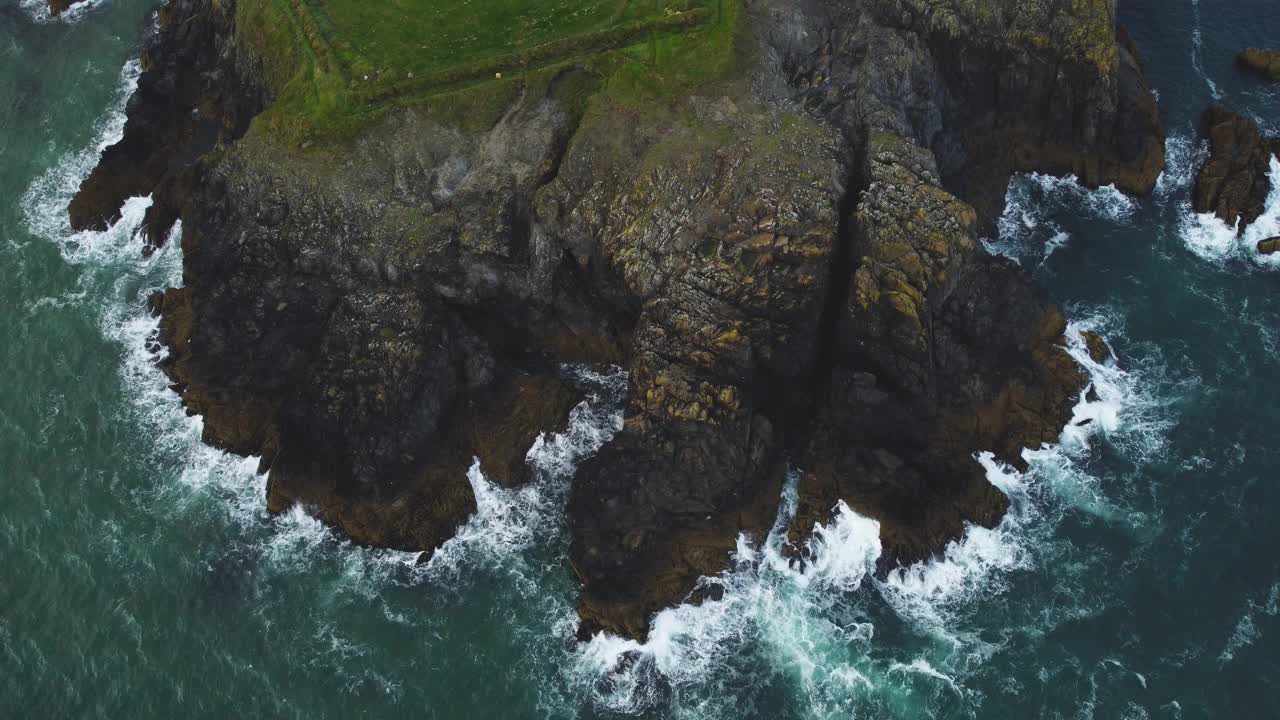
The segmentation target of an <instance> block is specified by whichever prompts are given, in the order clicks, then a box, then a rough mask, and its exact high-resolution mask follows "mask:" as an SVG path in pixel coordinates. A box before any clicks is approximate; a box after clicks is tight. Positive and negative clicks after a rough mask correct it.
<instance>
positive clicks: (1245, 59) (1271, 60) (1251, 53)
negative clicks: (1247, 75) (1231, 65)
mask: <svg viewBox="0 0 1280 720" xmlns="http://www.w3.org/2000/svg"><path fill="white" fill-rule="evenodd" d="M1237 60H1238V61H1239V63H1240V64H1241V65H1243V66H1244V67H1246V68H1248V69H1249V70H1252V71H1253V72H1255V73H1258V74H1259V75H1261V76H1263V77H1265V78H1268V79H1270V80H1276V81H1280V52H1277V51H1275V50H1263V49H1261V48H1246V49H1245V50H1243V51H1241V53H1240V56H1239V57H1238V58H1237Z"/></svg>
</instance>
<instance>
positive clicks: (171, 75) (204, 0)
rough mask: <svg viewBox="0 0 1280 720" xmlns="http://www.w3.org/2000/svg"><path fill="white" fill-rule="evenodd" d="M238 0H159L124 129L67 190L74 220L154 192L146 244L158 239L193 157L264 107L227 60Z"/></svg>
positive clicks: (97, 221)
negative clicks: (163, 2)
mask: <svg viewBox="0 0 1280 720" xmlns="http://www.w3.org/2000/svg"><path fill="white" fill-rule="evenodd" d="M55 1H57V0H55ZM235 8H236V4H235V2H234V0H173V1H172V2H169V3H167V4H166V5H165V6H164V7H163V8H162V9H161V11H160V13H159V18H160V24H159V31H158V32H156V33H154V34H152V35H151V36H149V37H148V39H147V42H146V44H145V46H144V47H143V50H142V60H141V62H142V70H143V72H142V74H141V76H140V77H139V79H138V87H137V90H136V91H135V92H134V94H133V96H132V97H131V98H130V100H129V104H128V107H127V120H126V123H125V129H124V137H123V139H122V140H121V141H120V142H118V143H116V144H115V145H112V146H111V147H109V148H107V149H106V150H105V151H104V152H103V154H102V157H101V158H100V160H99V161H98V165H97V167H95V168H94V170H93V172H92V173H91V174H90V175H89V177H87V178H86V179H85V180H84V182H83V183H81V185H80V189H79V191H78V192H77V193H76V195H75V197H73V198H72V200H71V206H70V208H69V212H70V216H71V227H72V228H73V229H75V230H87V229H92V230H104V229H106V228H107V227H108V226H109V225H111V224H112V223H114V222H115V221H116V220H118V219H119V217H120V207H121V206H122V204H123V203H124V201H125V200H126V199H127V198H130V197H134V196H139V195H147V194H152V193H153V191H154V192H155V194H156V202H155V204H154V205H153V206H152V208H151V209H150V210H149V211H148V213H147V219H146V227H147V231H148V239H149V241H150V243H151V244H152V245H153V246H155V245H159V244H161V243H162V242H163V241H164V233H165V232H167V230H168V228H169V226H171V225H172V224H173V222H174V220H176V219H177V217H178V211H179V210H180V207H179V203H180V202H181V198H183V197H186V196H188V195H189V194H190V187H189V185H190V178H189V176H187V174H188V172H189V170H190V167H191V165H192V164H193V163H194V162H195V161H196V160H197V159H199V158H200V157H201V156H202V155H204V154H205V153H206V152H208V151H209V150H212V149H213V148H214V147H215V146H216V145H217V144H219V143H220V142H224V141H229V140H233V139H235V138H237V137H239V136H240V135H241V134H243V133H244V131H245V130H246V129H247V127H248V123H249V121H250V120H251V119H252V117H253V115H254V114H256V113H257V112H258V111H259V110H260V109H261V108H262V107H264V106H265V104H266V98H265V97H264V95H263V93H261V92H260V91H258V90H256V89H255V87H256V86H255V84H254V83H253V82H248V81H246V79H245V78H242V77H241V74H240V73H239V72H238V71H237V69H238V66H236V65H235V63H234V62H233V61H232V60H233V59H232V55H233V54H234V49H235V48H234V44H235V39H234V32H235ZM170 183H176V184H177V185H178V187H176V188H173V189H169V185H170Z"/></svg>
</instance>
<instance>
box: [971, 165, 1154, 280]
mask: <svg viewBox="0 0 1280 720" xmlns="http://www.w3.org/2000/svg"><path fill="white" fill-rule="evenodd" d="M1137 208H1138V206H1137V204H1136V203H1134V201H1133V200H1132V199H1131V198H1129V197H1128V196H1127V195H1125V194H1124V193H1122V192H1120V191H1119V190H1118V189H1116V187H1115V186H1114V185H1107V186H1104V187H1100V188H1096V189H1093V190H1090V189H1089V188H1086V187H1085V186H1083V185H1081V184H1080V182H1079V180H1078V178H1076V177H1075V176H1074V175H1068V176H1066V177H1056V176H1053V175H1042V174H1040V173H1030V174H1025V175H1016V176H1014V177H1012V178H1010V179H1009V188H1008V192H1007V194H1006V197H1005V210H1004V213H1002V214H1001V216H1000V218H999V219H998V220H997V221H996V229H997V236H996V237H995V238H994V239H992V238H987V239H984V240H983V241H982V242H983V246H984V247H985V248H986V249H987V251H988V252H990V253H991V254H993V255H1002V256H1004V257H1007V258H1010V259H1011V260H1014V261H1015V262H1019V263H1022V264H1024V265H1028V266H1029V267H1040V266H1043V265H1044V264H1045V263H1047V262H1048V260H1049V258H1050V257H1051V256H1052V255H1053V254H1054V252H1055V251H1057V250H1059V249H1061V248H1063V247H1065V246H1066V245H1067V244H1069V243H1070V241H1071V233H1070V232H1068V231H1067V230H1066V229H1065V228H1064V227H1063V226H1062V225H1061V224H1060V223H1059V222H1058V220H1057V218H1058V217H1059V216H1062V215H1070V216H1073V217H1088V218H1093V219H1096V220H1106V221H1109V222H1114V223H1126V222H1129V221H1130V220H1131V219H1132V217H1133V215H1134V213H1135V212H1136V211H1137Z"/></svg>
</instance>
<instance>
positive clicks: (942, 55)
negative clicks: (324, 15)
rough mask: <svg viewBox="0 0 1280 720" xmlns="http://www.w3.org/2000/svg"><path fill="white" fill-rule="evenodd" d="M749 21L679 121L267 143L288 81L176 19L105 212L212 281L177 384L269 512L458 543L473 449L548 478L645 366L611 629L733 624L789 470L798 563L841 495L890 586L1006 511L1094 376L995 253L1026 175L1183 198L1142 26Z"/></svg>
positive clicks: (603, 508) (192, 281)
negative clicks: (682, 619)
mask: <svg viewBox="0 0 1280 720" xmlns="http://www.w3.org/2000/svg"><path fill="white" fill-rule="evenodd" d="M1059 5H1061V7H1059ZM1050 6H1052V7H1050ZM743 22H744V23H745V27H743V28H741V29H740V30H741V33H740V37H741V38H742V42H744V43H752V44H753V49H754V50H755V51H756V52H751V53H743V55H744V56H749V57H753V58H755V60H753V61H752V62H751V63H750V64H747V65H744V66H742V67H739V68H738V70H737V77H730V78H725V79H723V80H720V81H716V82H714V83H710V84H704V85H701V86H699V87H698V88H697V89H696V90H695V89H684V90H681V91H680V92H677V93H674V96H673V97H670V98H667V97H661V98H657V97H655V98H648V99H646V100H644V101H642V102H637V101H629V100H626V99H620V98H617V97H609V98H607V99H602V100H600V101H599V102H587V103H585V107H584V103H583V102H582V101H581V98H580V97H579V95H578V94H577V93H579V92H580V91H578V90H575V88H579V87H581V86H582V83H590V82H593V80H592V77H593V76H592V74H591V72H594V71H588V70H576V69H572V68H570V69H567V70H562V71H559V72H558V73H557V74H556V75H555V76H554V78H553V79H552V80H551V81H549V82H545V83H538V82H534V81H532V80H529V79H528V78H516V79H513V80H511V82H508V81H506V80H504V81H503V84H502V85H501V87H502V88H503V92H504V93H505V94H502V95H500V96H499V98H500V101H498V102H497V105H496V106H495V107H491V108H489V113H490V114H488V115H486V116H485V117H486V121H485V122H476V123H470V124H467V123H461V122H457V121H449V120H444V119H441V117H440V116H439V115H438V114H433V113H431V112H428V111H427V110H424V109H422V108H419V107H416V106H412V105H411V106H409V107H402V108H398V109H388V110H387V111H386V112H385V113H381V114H379V115H378V116H377V119H376V120H372V121H370V122H369V124H368V125H367V126H365V127H363V128H362V129H360V131H359V132H358V133H355V134H354V135H353V136H352V137H351V138H349V139H346V140H344V141H343V142H340V143H323V142H321V143H318V144H315V145H313V144H312V141H311V140H310V139H308V140H307V141H306V142H303V143H300V144H297V145H293V144H290V143H289V142H285V141H282V140H281V139H280V138H279V137H276V136H273V135H272V134H271V132H270V130H269V127H266V126H265V124H264V123H255V125H254V126H253V127H252V128H249V127H248V116H250V115H252V114H253V113H255V112H257V111H258V110H260V109H261V108H263V107H268V106H269V105H270V103H269V100H270V97H271V93H270V91H269V88H270V87H271V83H269V82H267V78H266V76H265V75H264V74H263V72H262V68H261V66H260V65H259V64H257V63H256V62H255V60H254V57H253V55H252V53H248V52H246V49H245V48H244V47H241V46H240V44H239V38H238V37H237V34H236V31H235V28H236V27H237V26H236V24H235V4H234V3H230V2H227V1H226V0H173V1H172V2H170V3H169V4H168V5H166V6H165V9H164V10H163V11H162V24H161V25H162V27H161V32H160V35H159V36H158V39H157V40H156V41H155V42H154V43H153V45H152V46H151V47H152V48H154V49H153V50H150V51H149V54H148V56H147V58H148V59H147V61H146V63H145V72H144V75H143V80H142V81H141V82H140V91H139V94H138V95H137V96H136V97H135V99H134V101H133V102H131V103H130V107H129V124H128V125H127V126H126V130H125V138H124V139H123V140H122V141H121V143H120V144H119V145H117V146H114V147H113V148H112V149H110V150H108V151H107V153H106V154H105V155H104V157H103V161H102V163H101V164H100V166H99V168H98V169H97V170H96V171H95V172H94V174H93V175H92V176H91V177H90V178H89V180H87V181H86V183H85V187H84V188H82V191H81V193H80V194H79V195H78V196H77V198H76V201H75V202H74V203H73V208H72V214H73V220H74V221H75V222H76V224H77V226H91V225H93V224H95V223H100V222H106V221H109V220H110V218H111V217H112V215H111V214H112V213H113V212H115V210H114V208H115V207H118V205H119V201H120V200H121V199H122V198H123V197H127V196H128V195H133V194H145V193H146V192H154V193H155V197H156V205H155V207H154V208H153V210H154V213H153V214H152V215H151V216H149V218H148V230H149V232H150V233H151V234H152V237H153V238H157V237H162V236H163V232H164V231H165V230H166V229H167V227H168V226H169V225H170V224H172V222H173V221H174V220H175V219H176V218H181V220H182V225H183V234H182V243H183V253H184V255H183V257H184V284H185V286H184V287H183V288H180V289H170V290H168V291H166V292H165V293H163V294H162V295H158V296H156V297H155V298H154V299H152V300H151V301H150V302H151V306H152V308H153V309H154V310H155V311H157V312H159V313H160V314H161V316H162V321H161V333H160V340H161V342H162V343H163V344H164V345H165V346H167V347H168V348H169V353H168V357H167V358H166V360H165V361H164V362H165V369H166V371H167V372H168V373H169V375H170V377H171V378H172V379H173V381H174V383H175V388H176V389H177V390H178V391H179V392H181V393H182V397H183V401H184V402H185V403H186V405H187V407H188V409H189V411H190V412H192V413H199V414H201V415H203V416H204V418H205V424H204V428H205V439H206V440H207V441H208V442H211V443H214V444H216V445H218V446H220V447H223V448H226V449H228V450H231V451H234V452H237V453H241V454H246V455H260V456H261V457H262V461H263V467H264V469H269V470H270V473H271V475H270V483H269V489H268V492H269V507H270V509H271V510H272V511H273V512H279V511H282V510H284V509H287V508H288V507H290V506H292V505H293V504H301V505H303V506H305V507H306V508H307V509H308V510H309V511H310V512H312V513H314V514H316V515H318V516H319V517H321V518H323V519H324V520H326V521H327V522H330V523H332V524H334V525H336V526H338V527H339V528H341V529H342V531H344V532H345V533H346V534H347V535H348V536H349V537H351V538H352V539H353V540H355V541H356V542H360V543H364V544H369V545H377V546H387V547H395V548H400V549H405V550H421V551H427V552H428V553H429V552H430V551H431V550H432V549H433V548H435V547H437V546H438V545H439V544H441V543H442V542H444V541H445V540H446V539H448V538H449V537H450V536H451V535H452V534H453V532H454V530H455V529H456V527H457V526H458V525H459V524H461V523H462V522H464V521H465V519H466V518H467V516H468V515H469V514H470V513H471V512H473V510H474V509H475V506H476V501H475V497H474V494H473V491H472V489H471V486H470V484H469V483H468V481H467V476H466V470H467V468H468V467H469V466H470V465H471V463H472V462H473V458H478V459H479V461H480V464H481V468H482V469H483V471H484V472H485V473H486V475H487V476H488V477H489V478H490V479H491V480H493V481H494V482H498V483H500V484H503V485H515V484H519V483H521V482H523V481H524V480H525V476H526V473H527V470H526V468H525V465H524V454H525V452H526V451H527V450H528V448H529V445H530V444H531V443H532V442H533V440H534V438H535V437H536V436H537V434H538V433H539V432H541V431H545V430H550V429H553V428H554V427H556V426H557V425H559V424H560V423H563V422H564V419H565V417H566V416H567V414H568V412H569V409H570V407H571V406H572V405H573V403H574V402H575V401H576V394H575V393H574V392H573V391H572V390H571V389H569V388H567V387H566V386H565V384H564V383H563V382H561V381H560V379H559V376H558V370H557V367H558V364H559V363H560V362H564V361H571V362H588V363H616V364H620V365H624V366H626V367H627V368H628V369H629V371H630V379H629V388H628V393H627V399H626V404H625V411H624V415H625V418H624V423H623V426H622V428H621V430H620V432H618V434H617V435H616V437H615V438H614V440H613V441H612V442H611V443H609V444H608V445H606V446H604V447H603V448H602V449H601V450H600V451H599V452H598V453H597V454H596V455H595V456H594V457H592V458H589V459H587V460H586V461H584V462H583V463H582V465H581V466H580V467H579V468H578V476H577V478H576V480H575V482H574V485H573V490H572V494H571V497H570V500H569V504H568V518H567V524H568V526H569V528H570V532H571V536H572V537H571V544H570V549H569V558H570V561H571V563H572V566H573V569H574V571H575V572H576V573H577V575H578V577H579V579H580V580H581V582H582V589H581V596H580V601H579V611H580V616H581V620H582V623H581V627H580V633H581V634H583V635H587V634H590V633H593V632H596V631H600V630H607V631H612V632H616V633H620V634H624V635H628V636H632V637H643V636H644V635H645V634H646V633H647V630H648V622H649V620H650V618H651V617H652V615H653V613H654V612H656V611H657V610H659V609H661V608H662V607H664V606H667V605H670V604H672V603H675V602H680V601H682V600H684V599H692V600H698V599H705V595H691V594H690V593H691V592H693V591H694V589H695V587H696V583H697V580H698V578H699V577H700V576H703V575H712V574H715V573H717V572H719V571H720V570H722V569H723V568H724V567H725V565H726V562H727V558H728V553H729V552H731V551H732V550H733V548H734V546H735V544H736V541H737V539H738V537H739V536H740V535H741V534H747V535H749V536H752V537H754V538H755V539H757V540H760V539H763V537H764V535H765V533H767V532H768V530H769V529H770V527H771V526H772V524H773V521H774V518H775V516H776V513H777V508H778V502H779V495H780V490H781V487H782V484H783V478H784V475H785V469H786V466H787V464H788V462H789V461H790V462H795V463H798V464H799V466H800V467H801V468H802V469H803V471H804V475H803V479H802V482H801V483H800V490H799V491H800V497H799V509H798V514H797V519H796V522H795V523H794V525H793V528H792V539H793V541H794V542H795V543H797V544H798V543H801V542H802V541H803V540H804V539H805V537H806V535H807V534H808V533H809V532H810V531H811V530H812V528H813V526H814V524H815V523H819V522H827V521H828V520H829V519H830V515H831V511H832V508H833V507H834V506H835V505H836V503H837V502H838V501H841V500H843V501H845V502H847V503H848V504H849V505H850V506H851V507H853V509H855V510H856V511H858V512H859V513H862V514H864V515H867V516H870V517H874V518H876V519H877V520H879V521H880V523H881V529H882V534H883V543H884V547H885V552H884V554H883V555H882V558H881V562H882V563H883V564H884V565H885V566H886V567H887V566H889V565H891V564H892V563H897V562H910V561H913V560H918V559H921V558H924V557H928V556H929V555H931V554H933V553H936V552H938V551H940V550H941V549H942V548H944V547H945V545H946V543H947V542H949V541H951V540H954V539H956V538H957V537H959V536H960V534H961V533H962V532H963V531H964V528H965V526H966V524H967V523H978V524H982V525H986V526H991V525H994V524H995V523H997V522H998V521H999V519H1000V517H1001V516H1002V515H1003V513H1004V511H1005V508H1006V506H1007V499H1006V498H1005V497H1004V496H1003V495H1002V494H1001V493H1000V492H999V491H998V490H997V489H995V488H994V487H993V486H992V485H991V484H990V483H989V482H987V480H986V479H985V477H984V475H983V473H982V469H981V467H980V466H979V465H978V464H977V463H975V462H974V461H973V454H974V452H976V451H981V450H990V451H992V452H994V453H995V454H996V456H997V457H998V458H999V459H1001V460H1003V461H1005V462H1009V463H1015V464H1016V463H1018V462H1020V454H1021V450H1022V448H1024V447H1028V446H1037V445H1039V444H1040V443H1043V442H1048V441H1052V440H1054V439H1055V438H1056V437H1057V436H1058V434H1059V432H1060V431H1061V428H1062V426H1063V424H1064V423H1065V422H1066V421H1067V420H1068V418H1069V417H1070V408H1071V405H1072V403H1073V400H1074V398H1075V396H1076V395H1077V394H1078V392H1079V390H1080V388H1081V386H1082V385H1083V377H1082V375H1081V373H1080V370H1079V369H1078V368H1077V367H1076V366H1075V365H1074V363H1073V362H1072V361H1071V359H1070V357H1069V356H1068V355H1067V353H1066V352H1064V350H1063V342H1064V338H1063V334H1064V332H1065V330H1066V321H1065V318H1064V316H1063V315H1062V313H1061V311H1060V310H1059V309H1058V308H1057V307H1056V306H1054V305H1053V304H1052V303H1051V302H1050V301H1049V300H1048V299H1047V298H1046V297H1044V295H1043V294H1042V293H1041V292H1039V291H1038V290H1036V289H1035V287H1034V286H1033V285H1032V283H1031V281H1030V279H1029V278H1028V276H1027V275H1026V274H1025V273H1023V272H1022V271H1021V270H1020V269H1018V268H1017V267H1015V266H1014V265H1012V264H1010V263H1008V262H1007V261H1004V260H1000V259H997V258H994V257H991V256H989V255H987V254H986V253H984V252H983V251H982V250H981V248H980V247H979V245H978V243H977V242H976V237H977V233H978V231H979V228H981V227H984V226H987V225H989V224H990V223H992V222H994V220H995V218H996V217H997V216H998V214H999V212H1000V209H1001V208H1000V204H1001V202H1002V197H1003V193H1004V190H1005V188H1006V186H1007V182H1008V176H1009V174H1010V173H1011V172H1015V171H1020V170H1043V171H1050V172H1060V173H1066V172H1073V173H1075V174H1077V175H1078V176H1079V177H1080V178H1081V179H1082V181H1083V182H1085V183H1088V184H1093V185H1097V184H1106V183H1116V184H1117V185H1118V186H1119V187H1121V188H1122V189H1125V190H1129V191H1132V192H1146V191H1149V190H1150V189H1151V187H1152V186H1153V185H1154V182H1155V179H1156V177H1157V176H1158V174H1159V172H1160V169H1161V168H1162V166H1163V135H1162V131H1161V129H1160V126H1159V122H1158V120H1157V116H1156V113H1155V106H1154V101H1153V100H1152V97H1151V94H1150V92H1149V88H1148V86H1147V85H1146V81H1145V79H1144V78H1143V75H1142V72H1141V68H1140V66H1139V64H1138V59H1137V53H1136V50H1135V49H1134V48H1133V46H1132V43H1131V42H1130V41H1129V40H1128V39H1127V37H1126V36H1124V35H1123V33H1119V34H1118V33H1117V32H1116V30H1115V16H1114V8H1113V7H1112V6H1111V5H1110V4H1109V3H1069V4H1062V3H1058V4H1054V3H1037V4H1027V3H1022V2H1015V1H1014V0H996V1H993V2H989V3H982V4H979V5H975V4H974V3H970V2H958V1H956V2H942V3H938V2H934V1H933V0H930V1H929V2H925V1H924V0H900V1H891V0H874V1H871V2H867V3H862V4H858V5H856V6H851V7H850V6H843V5H840V6H834V5H830V4H823V3H816V2H801V3H798V4H797V3H795V2H790V1H788V2H782V1H781V0H776V1H775V0H758V1H754V2H751V3H748V5H747V12H746V16H745V19H744V21H743ZM317 42H318V41H317ZM186 80H192V81H193V82H194V83H195V85H194V87H195V89H194V90H175V87H176V84H177V83H181V82H185V81H186ZM508 88H509V89H508ZM193 111H195V112H193ZM275 120H279V118H278V117H277V118H275ZM209 123H212V125H210V124H209ZM206 131H207V132H206ZM156 138H158V139H159V142H156ZM148 143H153V145H154V146H153V145H148ZM162 158H168V159H167V160H164V161H163V162H162ZM424 557H426V556H425V555H424ZM646 672H647V671H646Z"/></svg>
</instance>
